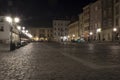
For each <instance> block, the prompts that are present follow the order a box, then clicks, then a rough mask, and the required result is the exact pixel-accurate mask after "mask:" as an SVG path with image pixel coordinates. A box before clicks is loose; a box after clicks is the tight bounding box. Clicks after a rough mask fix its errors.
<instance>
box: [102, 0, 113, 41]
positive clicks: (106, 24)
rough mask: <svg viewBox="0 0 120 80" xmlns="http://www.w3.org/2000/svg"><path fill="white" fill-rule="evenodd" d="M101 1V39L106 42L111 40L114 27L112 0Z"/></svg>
mask: <svg viewBox="0 0 120 80" xmlns="http://www.w3.org/2000/svg"><path fill="white" fill-rule="evenodd" d="M101 1H102V28H101V30H102V37H101V39H104V40H106V41H112V39H113V26H114V20H113V19H114V16H113V15H114V10H113V1H114V0H101Z"/></svg>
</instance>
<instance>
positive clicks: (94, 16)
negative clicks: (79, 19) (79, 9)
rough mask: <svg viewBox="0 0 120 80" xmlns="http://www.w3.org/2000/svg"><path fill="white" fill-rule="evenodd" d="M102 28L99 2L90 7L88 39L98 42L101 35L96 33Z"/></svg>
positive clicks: (98, 0)
mask: <svg viewBox="0 0 120 80" xmlns="http://www.w3.org/2000/svg"><path fill="white" fill-rule="evenodd" d="M101 27H102V4H101V0H97V1H96V2H94V3H92V4H91V5H90V38H91V39H92V40H100V38H101V33H99V32H97V30H98V29H101Z"/></svg>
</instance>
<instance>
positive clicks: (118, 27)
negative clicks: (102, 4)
mask: <svg viewBox="0 0 120 80" xmlns="http://www.w3.org/2000/svg"><path fill="white" fill-rule="evenodd" d="M119 39H120V1H119V0H114V28H113V40H119Z"/></svg>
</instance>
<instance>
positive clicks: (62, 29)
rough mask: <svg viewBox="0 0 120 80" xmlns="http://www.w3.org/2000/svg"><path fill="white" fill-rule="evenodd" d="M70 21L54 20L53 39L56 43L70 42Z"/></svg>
mask: <svg viewBox="0 0 120 80" xmlns="http://www.w3.org/2000/svg"><path fill="white" fill-rule="evenodd" d="M69 23H70V21H69V20H53V37H54V41H57V42H61V41H66V40H68V38H67V36H68V24H69Z"/></svg>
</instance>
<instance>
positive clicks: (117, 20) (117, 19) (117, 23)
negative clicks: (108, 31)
mask: <svg viewBox="0 0 120 80" xmlns="http://www.w3.org/2000/svg"><path fill="white" fill-rule="evenodd" d="M115 25H116V26H118V25H119V18H116V23H115Z"/></svg>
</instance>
